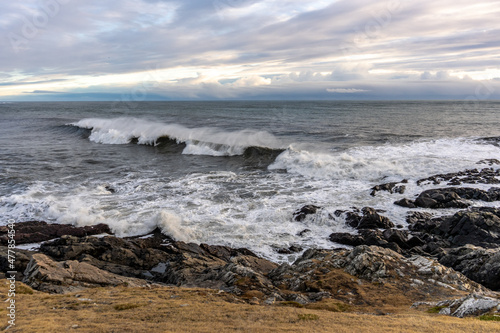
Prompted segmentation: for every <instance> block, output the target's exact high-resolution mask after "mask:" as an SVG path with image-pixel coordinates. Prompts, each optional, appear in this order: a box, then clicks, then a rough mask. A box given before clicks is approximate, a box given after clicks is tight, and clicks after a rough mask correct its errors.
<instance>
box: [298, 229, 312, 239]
mask: <svg viewBox="0 0 500 333" xmlns="http://www.w3.org/2000/svg"><path fill="white" fill-rule="evenodd" d="M308 232H311V230H310V229H304V230H302V231H301V232H299V233H298V234H297V236H300V237H304V236H305V235H306V234H307V233H308Z"/></svg>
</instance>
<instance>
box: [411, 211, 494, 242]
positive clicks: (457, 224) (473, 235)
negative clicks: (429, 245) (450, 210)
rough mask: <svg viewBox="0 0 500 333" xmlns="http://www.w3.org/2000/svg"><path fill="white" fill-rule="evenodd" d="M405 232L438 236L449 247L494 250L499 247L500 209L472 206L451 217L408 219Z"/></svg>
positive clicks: (415, 216) (414, 217) (413, 217)
mask: <svg viewBox="0 0 500 333" xmlns="http://www.w3.org/2000/svg"><path fill="white" fill-rule="evenodd" d="M407 221H408V222H409V223H411V224H410V225H409V229H410V230H411V231H415V232H421V233H427V234H432V235H436V236H438V237H440V239H441V240H442V241H444V242H448V243H449V244H450V245H452V246H463V245H466V244H473V245H477V246H482V247H487V248H492V247H493V248H494V247H497V246H499V245H500V209H498V208H493V207H474V208H471V209H469V210H462V211H459V212H457V213H455V214H454V215H452V216H445V217H438V218H430V219H429V217H428V216H422V217H421V218H418V217H417V215H413V216H411V217H408V219H407Z"/></svg>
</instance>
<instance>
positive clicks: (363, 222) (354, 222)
mask: <svg viewBox="0 0 500 333" xmlns="http://www.w3.org/2000/svg"><path fill="white" fill-rule="evenodd" d="M362 213H363V216H362V217H360V216H359V215H357V214H356V213H349V214H347V215H346V223H347V224H348V225H349V226H351V227H353V228H356V229H378V228H382V229H388V228H394V223H392V222H391V221H390V220H389V219H388V218H387V217H385V216H381V215H379V214H378V213H377V211H376V210H375V209H374V208H371V207H364V208H363V209H362Z"/></svg>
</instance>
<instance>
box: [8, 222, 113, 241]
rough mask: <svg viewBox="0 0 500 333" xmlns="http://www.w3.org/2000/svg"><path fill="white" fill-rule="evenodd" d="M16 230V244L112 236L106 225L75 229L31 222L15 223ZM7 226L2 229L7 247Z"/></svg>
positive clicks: (62, 225)
mask: <svg viewBox="0 0 500 333" xmlns="http://www.w3.org/2000/svg"><path fill="white" fill-rule="evenodd" d="M14 229H15V230H16V235H15V237H14V239H15V241H16V244H18V245H20V244H28V243H40V242H44V241H47V240H51V239H54V238H58V237H61V236H63V235H72V236H77V237H83V236H90V235H98V234H104V233H106V234H112V232H111V230H110V229H109V227H108V226H107V225H106V224H97V225H94V226H86V227H74V226H71V225H67V224H49V223H47V222H42V221H29V222H19V223H15V227H14ZM7 232H8V228H7V227H6V226H1V227H0V244H1V245H7V240H8V238H7Z"/></svg>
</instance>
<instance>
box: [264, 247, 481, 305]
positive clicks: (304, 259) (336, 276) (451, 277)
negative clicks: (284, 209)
mask: <svg viewBox="0 0 500 333" xmlns="http://www.w3.org/2000/svg"><path fill="white" fill-rule="evenodd" d="M268 277H269V278H270V279H271V280H272V281H273V282H274V285H275V286H277V287H279V288H280V289H282V290H286V289H288V290H291V291H298V292H302V293H313V292H314V293H317V292H330V293H331V294H332V295H335V297H336V298H337V299H341V300H342V301H345V302H349V303H355V304H363V303H364V302H371V301H373V300H369V299H366V298H365V297H367V296H366V295H367V293H369V292H370V291H369V290H368V289H369V288H372V287H370V286H373V285H374V284H373V283H376V284H375V285H376V286H379V287H378V288H379V289H378V291H377V293H384V292H389V290H391V291H390V292H391V293H401V294H402V295H405V297H410V296H409V295H412V296H411V297H417V298H426V297H427V296H426V295H455V294H456V293H457V292H459V291H466V292H475V291H478V292H483V291H486V289H485V288H484V287H482V286H481V285H479V284H477V283H475V282H473V281H471V280H469V279H468V278H467V277H465V276H464V275H462V274H460V273H457V272H456V271H454V270H453V269H451V268H447V267H445V266H443V265H441V264H439V263H438V262H437V261H435V260H431V259H427V258H424V257H421V256H412V257H410V258H405V257H404V256H402V255H400V254H398V253H396V252H394V251H392V250H390V249H384V248H381V247H377V246H364V245H362V246H357V247H355V248H353V249H352V250H347V249H336V250H320V249H309V250H306V251H305V252H304V254H303V255H302V256H301V257H300V258H299V259H297V260H296V261H295V262H294V263H293V264H292V265H289V264H282V265H280V266H279V267H278V268H276V269H274V270H272V271H271V272H269V274H268ZM363 281H367V282H371V283H367V284H365V283H363ZM366 288H368V289H366ZM371 292H373V291H371Z"/></svg>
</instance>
